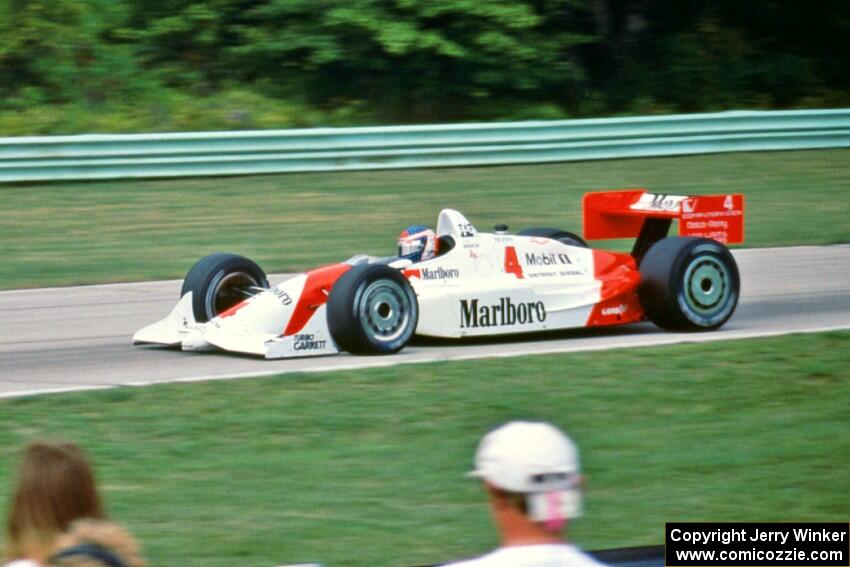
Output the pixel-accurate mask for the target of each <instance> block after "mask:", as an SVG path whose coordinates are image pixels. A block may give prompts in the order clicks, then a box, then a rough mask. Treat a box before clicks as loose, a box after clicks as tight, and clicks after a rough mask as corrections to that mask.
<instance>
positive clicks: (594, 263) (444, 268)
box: [133, 189, 744, 358]
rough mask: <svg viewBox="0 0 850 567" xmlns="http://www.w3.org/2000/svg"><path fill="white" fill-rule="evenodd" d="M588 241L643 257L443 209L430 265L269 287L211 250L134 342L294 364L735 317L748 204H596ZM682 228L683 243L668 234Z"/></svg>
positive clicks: (314, 273) (712, 200) (602, 197)
mask: <svg viewBox="0 0 850 567" xmlns="http://www.w3.org/2000/svg"><path fill="white" fill-rule="evenodd" d="M583 208H584V211H583V213H584V236H585V237H586V238H588V239H603V238H635V237H636V241H635V245H634V248H633V250H632V252H631V253H628V254H626V253H619V252H607V251H602V250H594V249H591V248H589V247H588V246H587V244H586V243H585V242H584V240H582V239H581V238H580V237H578V236H577V235H575V234H572V233H570V232H567V231H563V230H558V229H550V228H531V229H527V230H524V231H521V232H519V233H518V234H511V233H509V232H507V227H504V226H497V227H496V230H495V231H494V232H493V233H484V232H478V230H476V229H475V227H474V226H473V225H472V224H471V223H470V222H469V220H467V218H466V217H465V216H464V215H462V214H461V213H459V212H458V211H455V210H452V209H444V210H443V211H442V212H441V213H440V216H439V219H438V222H437V236H438V254H437V256H436V257H434V258H432V259H429V260H426V261H423V262H418V263H412V262H411V261H410V260H399V259H397V258H376V257H370V256H365V255H358V256H354V257H352V258H350V259H348V260H346V261H345V262H341V263H339V264H333V265H330V266H325V267H322V268H318V269H315V270H311V271H309V272H306V273H302V274H298V275H296V276H294V277H292V278H290V279H286V280H285V281H283V282H281V283H279V284H278V285H276V286H274V287H269V284H268V281H267V278H266V274H265V273H264V272H263V270H262V269H261V268H260V267H259V266H258V265H257V264H255V263H254V262H252V261H251V260H248V259H247V258H244V257H242V256H237V255H233V254H212V255H210V256H206V257H204V258H202V259H201V260H200V261H198V262H197V263H196V264H195V265H194V266H193V267H192V268H191V270H189V273H188V274H187V275H186V278H185V280H184V282H183V289H182V291H181V298H180V301H179V302H178V303H177V306H176V307H175V308H174V309H173V310H172V312H171V313H170V314H169V315H168V316H167V317H165V318H164V319H163V320H161V321H159V322H157V323H154V324H152V325H149V326H147V327H144V328H143V329H141V330H140V331H138V332H137V333H136V334H135V335H134V337H133V341H134V342H135V343H143V344H144V343H148V344H150V343H152V344H159V345H165V346H171V347H178V346H179V347H182V348H183V349H184V350H211V349H221V350H225V351H231V352H236V353H245V354H252V355H258V356H263V357H266V358H287V357H302V356H314V355H327V354H335V353H338V352H340V351H343V350H344V351H348V352H351V353H357V354H388V353H393V352H396V351H398V350H400V349H401V348H403V347H404V346H405V345H406V344H407V343H408V342H409V341H410V339H411V338H412V337H413V336H414V334H415V335H421V336H427V337H453V338H462V337H474V336H482V335H503V334H504V335H507V334H516V333H526V332H535V331H549V330H554V329H571V328H580V327H598V326H606V325H622V324H627V323H634V322H638V321H644V320H647V319H648V320H650V321H653V322H654V323H656V324H657V325H659V326H661V327H663V328H667V329H676V330H694V331H699V330H710V329H716V328H718V327H720V326H721V325H723V324H724V323H725V322H726V321H727V320H728V319H729V317H731V315H732V313H733V311H734V310H735V306H736V304H737V301H738V295H739V288H740V279H739V275H738V268H737V266H736V264H735V260H734V259H733V257H732V255H731V254H730V253H729V250H728V249H727V248H726V246H725V244H726V243H737V242H741V241H743V209H744V199H743V196H742V195H739V194H730V195H714V196H673V195H660V194H652V193H649V192H647V191H645V190H643V189H636V190H626V191H606V192H600V193H588V194H586V195H585V196H584V200H583ZM673 220H678V222H679V235H680V236H678V237H667V232H668V229H669V228H670V225H671V223H672V221H673Z"/></svg>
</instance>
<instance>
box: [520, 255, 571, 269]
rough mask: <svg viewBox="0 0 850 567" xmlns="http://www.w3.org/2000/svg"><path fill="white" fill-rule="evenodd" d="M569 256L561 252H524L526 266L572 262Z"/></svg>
mask: <svg viewBox="0 0 850 567" xmlns="http://www.w3.org/2000/svg"><path fill="white" fill-rule="evenodd" d="M572 263H573V261H572V260H570V257H569V256H568V255H566V254H564V253H563V252H561V253H558V254H556V253H555V252H546V253H538V254H535V253H533V252H526V253H525V265H526V266H555V265H558V264H572Z"/></svg>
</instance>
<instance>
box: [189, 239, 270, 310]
mask: <svg viewBox="0 0 850 567" xmlns="http://www.w3.org/2000/svg"><path fill="white" fill-rule="evenodd" d="M268 287H269V280H268V278H266V273H265V272H264V271H263V269H262V268H260V266H258V265H257V264H256V263H254V262H253V261H251V260H249V259H248V258H245V257H243V256H238V255H236V254H225V253H222V252H217V253H215V254H210V255H209V256H204V257H203V258H201V259H200V260H198V261H197V262H195V265H194V266H192V268H191V269H190V270H189V273H187V274H186V277H185V278H184V279H183V288H182V289H181V290H180V297H183V296H184V295H186V294H187V293H188V292H190V291H191V292H192V312H193V313H194V315H195V320H196V321H198V322H199V323H205V322H207V321H209V320H210V319H212V318H213V317H215V316H216V315H218V314H219V313H223V312H224V311H226V310H227V309H230V308H231V307H233V306H234V305H236V304H237V303H239V302H241V301H243V300H244V299H247V298H248V297H250V296H252V295H256V293H257V288H266V289H267V288H268Z"/></svg>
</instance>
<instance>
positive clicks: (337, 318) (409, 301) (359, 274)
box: [327, 264, 419, 354]
mask: <svg viewBox="0 0 850 567" xmlns="http://www.w3.org/2000/svg"><path fill="white" fill-rule="evenodd" d="M327 315H328V327H329V328H330V332H331V336H332V337H333V339H334V340H335V341H336V343H337V344H338V345H339V346H340V348H342V349H343V350H346V351H348V352H351V353H355V354H391V353H394V352H398V351H399V350H401V349H402V348H403V347H404V346H405V345H406V344H407V343H408V341H409V340H410V338H411V337H412V336H413V333H414V331H415V330H416V324H417V322H418V321H419V304H418V302H417V301H416V294H415V293H414V291H413V288H412V287H411V286H410V283H408V281H407V279H406V278H405V277H404V276H403V275H402V274H401V273H400V272H399V271H398V270H394V269H392V268H390V267H388V266H385V265H380V264H367V265H363V266H354V267H353V268H351V269H350V270H349V271H347V272H346V273H345V274H343V275H342V276H341V277H340V278H339V279H338V280H337V281H336V283H335V284H334V286H333V288H332V289H331V292H330V295H329V296H328V307H327Z"/></svg>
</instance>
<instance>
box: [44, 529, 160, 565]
mask: <svg viewBox="0 0 850 567" xmlns="http://www.w3.org/2000/svg"><path fill="white" fill-rule="evenodd" d="M57 549H58V551H56V552H55V553H54V554H53V555H52V556H51V557H50V558H49V559H48V560H47V567H145V560H144V559H143V558H142V556H141V554H140V553H139V545H138V544H137V543H136V540H135V539H134V538H133V536H132V535H130V533H129V532H128V531H127V530H126V529H124V528H123V527H121V526H119V525H117V524H113V523H110V522H104V521H102V520H77V521H75V522H74V523H73V524H71V529H70V530H69V531H68V533H67V534H65V535H63V536H62V537H61V538H60V539H59V541H58V544H57Z"/></svg>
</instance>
